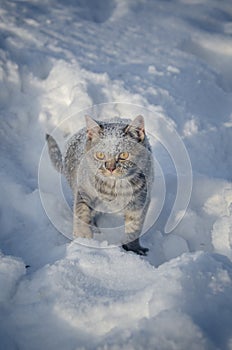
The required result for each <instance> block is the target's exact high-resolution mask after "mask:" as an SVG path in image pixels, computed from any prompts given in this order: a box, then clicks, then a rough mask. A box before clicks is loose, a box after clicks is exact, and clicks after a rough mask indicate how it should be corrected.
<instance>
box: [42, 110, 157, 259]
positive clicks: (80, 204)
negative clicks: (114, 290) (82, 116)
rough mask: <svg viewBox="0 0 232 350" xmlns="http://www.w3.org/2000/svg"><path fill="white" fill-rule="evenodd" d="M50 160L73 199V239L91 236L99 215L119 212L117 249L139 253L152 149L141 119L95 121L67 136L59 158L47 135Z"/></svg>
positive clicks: (143, 252)
mask: <svg viewBox="0 0 232 350" xmlns="http://www.w3.org/2000/svg"><path fill="white" fill-rule="evenodd" d="M46 140H47V145H48V152H49V156H50V159H51V162H52V164H53V166H54V167H55V169H56V170H57V171H58V172H61V173H62V174H64V176H65V177H66V179H67V181H68V183H69V185H70V187H71V189H72V192H73V196H74V206H73V237H74V238H77V237H84V238H92V237H93V232H94V230H95V229H96V216H97V214H98V213H99V212H104V211H105V212H108V213H115V212H117V213H119V214H123V217H124V222H125V236H126V242H122V243H123V244H122V247H123V248H124V249H125V250H126V251H133V252H135V253H137V254H140V255H147V252H148V250H149V249H148V248H145V247H143V246H141V245H140V242H139V235H140V234H141V231H142V227H143V223H144V220H145V216H146V213H147V210H148V207H149V202H150V193H151V187H152V182H153V178H154V170H153V156H152V152H151V146H150V144H149V141H148V138H147V136H146V134H145V127H144V118H143V117H142V116H140V115H139V116H137V117H136V118H135V119H134V120H133V121H127V120H125V119H119V118H118V120H117V121H113V122H106V121H96V120H94V119H92V118H91V117H89V116H86V127H85V128H83V129H82V130H80V131H79V132H77V133H76V134H75V135H74V136H72V137H71V138H70V139H69V140H68V142H67V145H66V151H65V153H64V156H62V154H61V151H60V149H59V146H58V144H57V142H56V141H55V139H54V138H53V137H52V136H51V135H49V134H47V135H46Z"/></svg>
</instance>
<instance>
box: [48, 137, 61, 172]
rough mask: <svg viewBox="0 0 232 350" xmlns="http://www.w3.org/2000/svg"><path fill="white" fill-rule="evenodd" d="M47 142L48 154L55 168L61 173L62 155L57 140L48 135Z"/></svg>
mask: <svg viewBox="0 0 232 350" xmlns="http://www.w3.org/2000/svg"><path fill="white" fill-rule="evenodd" d="M46 141H47V145H48V153H49V156H50V159H51V162H52V165H53V166H54V168H55V169H56V170H57V171H58V172H59V173H62V172H63V160H62V153H61V151H60V148H59V146H58V144H57V142H56V140H55V139H54V138H53V137H52V136H51V135H49V134H46Z"/></svg>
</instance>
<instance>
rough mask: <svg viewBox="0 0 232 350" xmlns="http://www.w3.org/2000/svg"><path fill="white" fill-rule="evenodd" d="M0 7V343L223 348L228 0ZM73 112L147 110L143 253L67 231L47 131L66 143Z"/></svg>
mask: <svg viewBox="0 0 232 350" xmlns="http://www.w3.org/2000/svg"><path fill="white" fill-rule="evenodd" d="M0 17H1V21H0V108H1V128H0V137H1V144H0V150H1V169H0V181H1V190H0V193H1V204H0V215H1V234H0V249H1V253H0V322H1V327H0V340H1V341H0V349H4V350H5V349H7V350H8V349H9V350H14V349H20V350H21V349H22V350H24V349H25V350H26V349H30V350H34V349H41V348H44V349H52V350H53V349H62V350H63V349H67V350H69V349H70V350H71V349H119V348H120V349H126V350H127V349H145V348H146V349H158V350H169V349H173V350H174V349H178V350H182V349H183V350H186V349H187V348H189V349H222V350H224V349H225V350H227V349H228V350H230V349H232V261H231V260H232V220H231V219H232V218H231V216H232V175H231V169H232V156H231V154H232V153H231V148H232V147H231V146H232V112H231V111H232V96H231V95H232V70H231V62H232V50H231V48H232V38H231V33H232V5H231V1H230V0H223V1H220V2H219V1H216V0H172V1H162V0H156V1H154V0H153V1H152V0H143V1H141V0H133V1H132V0H129V1H126V0H114V1H113V0H110V1H104V0H99V1H97V2H95V1H93V0H88V1H82V0H77V1H74V0H68V1H67V0H66V1H64V0H59V1H55V0H51V1H48V0H43V1H38V0H33V1H30V0H25V1H9V0H2V1H1V8H0ZM86 114H88V115H91V116H92V117H94V118H96V119H105V120H107V119H109V118H114V117H124V118H130V119H133V118H134V117H135V116H136V115H139V114H141V115H143V116H144V118H145V125H146V130H147V133H148V136H149V139H150V142H151V145H152V149H153V152H154V161H155V169H156V178H155V183H154V188H153V192H152V205H151V208H150V211H149V218H148V220H147V223H146V229H145V231H147V232H146V233H145V234H144V235H143V237H142V243H143V244H144V246H147V247H149V249H150V251H149V254H148V256H147V257H144V258H141V257H139V256H136V255H135V254H133V253H127V252H125V251H123V250H122V249H121V248H120V247H112V246H110V245H109V244H108V242H107V241H106V240H105V239H106V236H107V233H106V234H104V236H103V239H102V241H101V242H100V238H99V241H97V240H94V241H93V240H92V241H88V240H84V239H78V240H77V241H75V242H74V241H70V230H71V229H70V227H71V225H70V220H71V210H70V208H69V204H70V202H71V194H70V190H69V188H68V186H67V184H66V183H65V182H64V180H63V179H61V177H60V176H59V174H57V173H56V172H55V170H54V169H52V166H51V164H50V162H49V159H48V154H47V149H46V146H45V134H46V133H52V135H53V136H54V137H55V138H56V140H57V141H58V143H59V145H60V147H61V149H62V150H64V147H65V142H66V140H67V139H68V138H69V137H70V136H71V135H72V134H73V133H75V132H76V131H77V130H79V129H80V128H82V127H83V126H84V125H85V119H84V116H85V115H86ZM192 176H193V177H192ZM38 179H39V181H38ZM50 219H51V220H50ZM56 228H58V229H59V230H60V231H62V232H63V234H61V233H60V232H59V231H58V230H57V229H56Z"/></svg>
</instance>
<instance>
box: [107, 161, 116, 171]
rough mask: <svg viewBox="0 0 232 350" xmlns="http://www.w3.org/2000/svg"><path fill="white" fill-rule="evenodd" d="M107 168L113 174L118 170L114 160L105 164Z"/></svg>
mask: <svg viewBox="0 0 232 350" xmlns="http://www.w3.org/2000/svg"><path fill="white" fill-rule="evenodd" d="M105 167H106V169H107V170H109V171H110V172H111V173H112V172H113V171H114V170H115V169H116V162H115V160H114V159H111V160H109V161H107V162H105Z"/></svg>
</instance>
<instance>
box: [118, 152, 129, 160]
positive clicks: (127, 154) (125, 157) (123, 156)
mask: <svg viewBox="0 0 232 350" xmlns="http://www.w3.org/2000/svg"><path fill="white" fill-rule="evenodd" d="M128 157H129V153H128V152H122V153H120V154H119V159H120V160H126V159H127V158H128Z"/></svg>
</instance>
